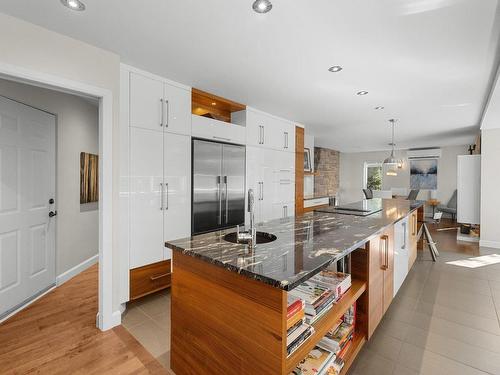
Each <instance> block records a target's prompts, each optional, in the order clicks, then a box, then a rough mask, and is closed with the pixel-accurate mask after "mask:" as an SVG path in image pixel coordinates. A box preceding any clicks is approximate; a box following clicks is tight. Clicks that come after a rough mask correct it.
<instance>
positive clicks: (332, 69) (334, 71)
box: [328, 65, 343, 73]
mask: <svg viewBox="0 0 500 375" xmlns="http://www.w3.org/2000/svg"><path fill="white" fill-rule="evenodd" d="M342 69H343V68H342V67H341V66H339V65H335V66H332V67H331V68H328V71H329V72H332V73H337V72H340V71H341V70H342Z"/></svg>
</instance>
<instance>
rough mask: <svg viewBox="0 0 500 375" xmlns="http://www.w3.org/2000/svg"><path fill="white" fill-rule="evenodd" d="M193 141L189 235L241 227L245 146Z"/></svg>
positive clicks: (242, 220) (242, 218)
mask: <svg viewBox="0 0 500 375" xmlns="http://www.w3.org/2000/svg"><path fill="white" fill-rule="evenodd" d="M192 142H193V147H192V150H193V158H192V160H193V167H192V172H193V176H192V177H193V179H192V181H193V197H192V198H193V199H192V202H193V203H192V204H193V207H192V211H191V212H192V213H193V217H192V221H191V223H192V225H191V231H192V234H199V233H205V232H211V231H215V230H219V229H224V228H228V227H234V226H236V225H238V224H244V222H245V146H238V145H232V144H227V143H219V142H211V141H205V140H200V139H193V141H192Z"/></svg>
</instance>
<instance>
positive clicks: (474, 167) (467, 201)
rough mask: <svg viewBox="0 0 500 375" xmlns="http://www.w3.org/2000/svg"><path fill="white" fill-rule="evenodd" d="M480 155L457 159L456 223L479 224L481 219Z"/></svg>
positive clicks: (462, 156)
mask: <svg viewBox="0 0 500 375" xmlns="http://www.w3.org/2000/svg"><path fill="white" fill-rule="evenodd" d="M480 208H481V155H460V156H458V157H457V221H458V222H459V223H463V224H479V223H480V219H481V211H480Z"/></svg>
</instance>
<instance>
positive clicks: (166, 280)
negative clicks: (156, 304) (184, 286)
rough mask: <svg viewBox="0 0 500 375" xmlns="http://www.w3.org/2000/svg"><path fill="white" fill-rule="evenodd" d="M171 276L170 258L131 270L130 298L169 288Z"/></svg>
mask: <svg viewBox="0 0 500 375" xmlns="http://www.w3.org/2000/svg"><path fill="white" fill-rule="evenodd" d="M171 276H172V275H171V268H170V260H165V261H162V262H158V263H153V264H148V265H147V266H144V267H139V268H134V269H132V270H130V300H131V301H132V300H134V299H137V298H140V297H144V296H145V295H148V294H151V293H154V292H157V291H159V290H162V289H165V288H168V287H169V286H170V283H171Z"/></svg>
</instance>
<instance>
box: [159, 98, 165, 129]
mask: <svg viewBox="0 0 500 375" xmlns="http://www.w3.org/2000/svg"><path fill="white" fill-rule="evenodd" d="M163 119H164V117H163V98H160V126H163Z"/></svg>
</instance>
